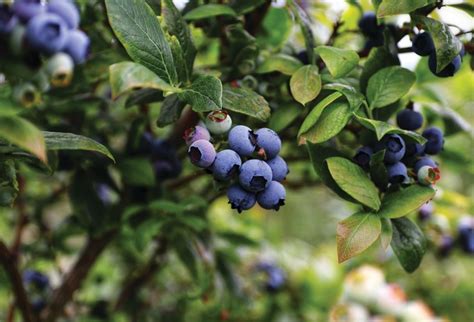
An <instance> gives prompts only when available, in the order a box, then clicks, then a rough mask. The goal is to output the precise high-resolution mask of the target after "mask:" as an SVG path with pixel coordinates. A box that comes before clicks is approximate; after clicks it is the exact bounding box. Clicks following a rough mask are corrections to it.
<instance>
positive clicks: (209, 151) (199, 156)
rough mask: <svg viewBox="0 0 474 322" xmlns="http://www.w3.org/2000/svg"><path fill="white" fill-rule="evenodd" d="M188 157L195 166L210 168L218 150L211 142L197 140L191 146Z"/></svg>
mask: <svg viewBox="0 0 474 322" xmlns="http://www.w3.org/2000/svg"><path fill="white" fill-rule="evenodd" d="M188 155H189V159H190V160H191V162H192V164H194V165H195V166H197V167H200V168H208V167H210V166H211V165H212V163H213V162H214V160H215V158H216V150H215V149H214V146H213V145H212V144H211V143H210V142H209V141H206V140H197V141H196V142H194V143H193V144H191V145H190V146H189V149H188Z"/></svg>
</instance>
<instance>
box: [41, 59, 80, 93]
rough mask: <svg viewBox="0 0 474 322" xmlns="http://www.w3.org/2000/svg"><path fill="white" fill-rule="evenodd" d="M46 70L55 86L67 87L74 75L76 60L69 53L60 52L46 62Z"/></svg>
mask: <svg viewBox="0 0 474 322" xmlns="http://www.w3.org/2000/svg"><path fill="white" fill-rule="evenodd" d="M45 71H46V73H47V75H48V77H49V80H50V82H51V85H52V86H53V87H66V86H68V85H69V84H70V83H71V80H72V77H73V76H74V62H73V60H72V58H71V57H70V56H69V55H67V54H64V53H58V54H55V55H54V56H52V57H51V58H50V59H49V60H48V61H47V62H46V66H45Z"/></svg>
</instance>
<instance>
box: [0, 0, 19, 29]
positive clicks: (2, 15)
mask: <svg viewBox="0 0 474 322" xmlns="http://www.w3.org/2000/svg"><path fill="white" fill-rule="evenodd" d="M17 23H18V18H17V17H16V16H15V15H14V14H13V11H12V10H11V9H10V7H9V6H7V5H0V35H1V34H8V33H10V32H11V31H12V30H13V28H15V26H16V25H17Z"/></svg>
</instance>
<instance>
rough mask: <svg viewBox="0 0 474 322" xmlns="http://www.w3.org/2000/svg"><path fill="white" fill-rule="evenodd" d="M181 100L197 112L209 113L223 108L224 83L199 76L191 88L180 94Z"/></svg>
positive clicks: (215, 78) (207, 76)
mask: <svg viewBox="0 0 474 322" xmlns="http://www.w3.org/2000/svg"><path fill="white" fill-rule="evenodd" d="M178 97H179V99H180V100H182V101H184V102H186V103H188V104H189V105H191V106H192V108H193V110H194V111H196V112H209V111H214V110H219V109H221V108H222V82H221V80H220V79H219V78H217V77H214V76H209V75H200V76H198V77H197V78H196V79H195V80H194V82H193V83H192V84H191V86H189V87H187V88H184V89H183V90H182V91H181V92H179V93H178Z"/></svg>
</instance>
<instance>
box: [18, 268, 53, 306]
mask: <svg viewBox="0 0 474 322" xmlns="http://www.w3.org/2000/svg"><path fill="white" fill-rule="evenodd" d="M23 283H24V284H25V288H26V290H27V291H28V296H29V298H30V300H31V307H32V309H33V311H34V312H36V313H39V312H41V311H42V310H43V309H44V308H45V307H46V300H45V298H46V296H47V293H48V290H49V286H50V285H49V278H48V276H46V275H44V274H43V273H40V272H38V271H35V270H26V271H24V272H23Z"/></svg>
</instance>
